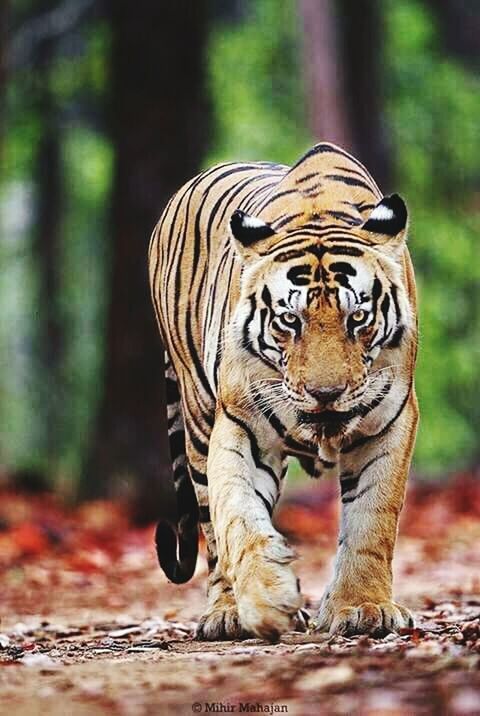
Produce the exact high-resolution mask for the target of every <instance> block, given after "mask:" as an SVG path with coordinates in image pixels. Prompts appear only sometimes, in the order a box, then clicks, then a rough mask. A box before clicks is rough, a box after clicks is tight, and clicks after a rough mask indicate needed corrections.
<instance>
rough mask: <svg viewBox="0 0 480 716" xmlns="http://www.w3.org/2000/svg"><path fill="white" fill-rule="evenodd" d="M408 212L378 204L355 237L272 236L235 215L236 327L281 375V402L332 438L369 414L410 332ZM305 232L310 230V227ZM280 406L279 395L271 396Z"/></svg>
mask: <svg viewBox="0 0 480 716" xmlns="http://www.w3.org/2000/svg"><path fill="white" fill-rule="evenodd" d="M406 224H407V210H406V207H405V204H404V203H403V201H402V200H401V199H400V197H398V196H397V195H394V196H392V197H388V198H384V199H383V200H382V201H381V202H380V203H379V204H378V205H377V207H376V208H375V209H374V210H373V212H372V213H371V215H370V217H369V219H368V220H367V221H366V222H365V223H364V224H363V225H362V226H360V227H355V229H350V228H345V227H341V226H338V227H336V228H335V230H333V231H332V227H329V229H328V231H327V230H325V229H322V226H321V225H319V227H318V231H317V232H316V234H315V236H314V237H313V236H312V230H311V228H309V229H308V230H305V231H302V229H301V228H300V229H296V230H295V231H294V232H290V233H286V234H283V235H282V234H277V233H276V232H274V231H273V229H272V228H271V227H270V226H269V225H268V224H265V223H264V222H262V221H260V220H258V219H254V218H252V217H248V216H247V215H245V214H243V213H242V212H239V211H237V212H235V214H234V216H233V217H232V221H231V228H232V233H233V236H234V238H235V240H236V243H237V246H239V250H240V252H241V254H242V260H243V263H244V265H243V273H242V288H241V290H242V299H241V301H240V303H239V306H238V310H237V315H236V318H235V326H236V330H237V337H238V340H240V341H241V343H242V345H243V347H244V348H246V349H247V350H248V351H249V352H250V354H253V355H255V356H256V357H257V358H259V359H260V360H261V361H262V362H263V363H265V364H267V365H269V366H270V367H271V368H272V369H273V370H275V371H276V372H277V373H279V374H280V376H281V380H282V385H281V389H282V396H283V400H288V404H289V406H291V407H292V408H294V410H295V411H296V414H297V417H298V419H299V420H300V422H305V423H309V422H310V423H315V424H317V425H320V426H321V427H322V428H323V432H324V435H325V436H326V437H328V436H329V435H330V436H332V435H334V434H336V433H338V432H341V431H345V427H346V425H348V424H349V423H351V422H352V421H353V420H354V419H355V418H356V419H357V420H355V422H358V419H359V418H361V416H362V414H366V413H367V412H369V411H370V409H371V408H372V407H374V406H375V405H376V404H377V403H378V402H379V401H380V400H381V399H382V396H383V395H385V393H386V391H387V388H388V387H389V384H391V382H392V380H393V372H394V368H393V367H392V369H391V370H388V366H389V365H390V366H393V364H394V362H395V361H394V358H393V356H394V351H395V349H398V348H400V347H401V344H402V339H403V338H404V336H405V334H406V332H408V331H409V329H410V328H411V327H412V316H411V312H410V309H409V304H408V300H407V296H406V293H405V288H404V281H402V255H403V248H404V239H405V234H406ZM309 227H311V224H309ZM277 398H278V391H277Z"/></svg>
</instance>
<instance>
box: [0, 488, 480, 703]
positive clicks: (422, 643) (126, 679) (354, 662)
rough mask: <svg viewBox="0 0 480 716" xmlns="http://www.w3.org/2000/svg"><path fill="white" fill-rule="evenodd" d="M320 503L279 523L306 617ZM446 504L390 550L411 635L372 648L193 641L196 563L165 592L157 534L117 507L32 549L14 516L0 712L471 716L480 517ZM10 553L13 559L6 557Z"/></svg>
mask: <svg viewBox="0 0 480 716" xmlns="http://www.w3.org/2000/svg"><path fill="white" fill-rule="evenodd" d="M324 497H325V496H323V497H322V500H323V502H322V504H323V507H322V508H321V509H319V507H318V504H315V505H313V507H312V506H311V505H309V504H306V503H305V502H304V500H303V497H302V498H301V499H299V500H297V501H296V502H294V503H292V504H291V505H290V507H289V508H288V509H286V510H285V511H284V513H283V516H281V519H280V522H282V521H283V528H284V529H287V530H289V531H291V524H292V522H293V523H295V524H296V525H297V527H298V531H297V541H301V544H300V543H299V544H298V551H299V553H300V554H301V558H300V559H299V562H298V572H299V574H300V577H301V580H302V589H303V592H304V593H305V595H306V596H307V602H308V604H307V606H308V607H309V608H310V609H313V608H314V607H315V604H316V602H318V599H319V598H320V594H321V591H322V587H323V585H324V583H325V580H326V578H327V575H328V573H329V569H330V566H329V562H330V559H331V557H332V555H333V549H334V542H335V539H334V530H333V531H332V530H331V529H330V528H331V525H330V522H331V521H332V520H333V521H334V520H335V508H334V506H333V503H332V502H331V501H330V500H329V499H328V500H325V499H324ZM451 497H452V496H451V495H450V496H448V495H444V494H443V493H442V496H441V498H440V497H438V499H437V497H434V498H432V497H430V498H429V499H428V501H426V502H424V501H423V498H422V499H420V498H418V500H417V499H416V498H415V500H413V502H412V504H411V506H410V515H407V519H406V521H405V523H404V529H403V533H404V534H403V535H402V537H401V538H400V541H399V548H398V552H397V558H396V570H395V574H396V594H397V596H398V597H399V598H400V599H401V600H403V601H404V602H405V603H407V604H408V605H409V606H411V607H413V608H414V609H416V615H417V621H418V625H417V628H415V629H413V630H406V631H405V633H403V634H402V635H389V636H387V637H386V638H385V639H382V640H373V639H368V638H366V637H355V638H351V639H344V638H341V637H336V638H334V639H329V638H328V637H326V636H325V635H318V634H298V633H297V634H293V633H292V634H288V635H286V636H285V637H284V638H283V639H282V640H281V642H280V643H278V644H274V645H272V644H267V643H265V642H261V641H259V640H248V641H244V642H229V643H212V644H202V643H199V642H196V641H194V640H192V635H193V630H194V627H195V620H196V619H198V616H199V615H200V614H201V611H202V608H203V605H204V601H205V600H204V583H205V567H204V563H203V561H202V564H201V566H200V569H199V570H198V573H197V575H196V577H195V579H194V580H192V582H191V583H190V584H188V585H186V586H185V587H175V586H173V585H169V584H167V583H166V582H165V580H164V578H163V576H162V575H161V574H160V572H159V570H158V567H157V566H156V563H155V557H154V554H153V550H152V548H151V530H144V531H135V530H131V529H129V528H128V527H125V524H123V522H122V520H124V517H123V516H122V514H121V513H120V512H117V511H116V508H114V507H112V506H108V505H105V504H103V505H98V504H97V505H96V506H91V507H90V508H88V509H89V511H87V512H85V511H84V512H83V513H78V512H77V513H75V515H74V516H73V515H70V516H69V517H68V519H67V518H65V519H67V522H68V525H67V526H68V529H67V527H65V526H64V528H65V533H66V534H67V537H65V540H64V542H65V543H62V547H61V549H60V550H59V549H58V545H57V546H55V544H53V546H52V545H50V547H48V545H47V546H45V544H42V549H40V548H39V546H38V544H37V546H36V547H37V548H38V549H37V553H36V554H33V553H34V552H35V540H34V539H33V536H34V535H35V530H32V529H30V528H32V525H33V526H35V525H36V524H37V522H36V521H35V519H34V517H33V516H32V515H27V519H25V514H23V515H22V519H21V520H19V521H17V522H16V523H15V526H14V529H11V530H9V531H8V536H9V538H10V542H8V541H6V538H5V533H0V565H2V560H3V565H2V568H1V571H0V580H1V581H0V583H1V622H0V714H2V716H3V714H9V715H11V714H15V715H17V714H19V715H20V716H23V715H24V714H25V716H34V715H35V714H42V715H43V714H48V715H49V716H50V715H52V716H57V714H58V716H64V715H68V716H77V715H78V716H80V715H82V716H83V715H84V714H85V716H86V715H87V714H88V716H90V715H96V714H121V715H122V716H130V715H131V716H136V715H137V714H139V715H143V714H145V715H147V714H148V715H150V714H152V715H153V714H160V713H170V712H171V713H178V714H189V713H192V712H198V713H222V712H223V713H225V712H231V713H242V712H251V713H252V712H253V713H255V712H257V713H289V714H369V715H370V714H375V715H376V716H378V715H380V714H395V715H397V714H415V716H416V715H417V714H455V715H456V714H459V715H463V714H465V715H468V716H470V715H472V716H473V715H477V714H480V588H479V575H480V522H479V520H478V516H477V514H476V512H475V511H474V512H475V513H474V514H472V503H471V500H469V502H468V510H465V509H464V508H462V507H461V508H458V509H457V508H453V507H452V505H451V504H450V503H451ZM446 506H447V507H446ZM457 507H458V505H457ZM447 508H448V509H447ZM24 509H32V510H33V513H35V514H36V512H35V509H36V508H34V507H32V508H31V507H30V506H28V508H25V506H24ZM49 509H50V508H47V509H46V508H45V507H44V508H43V509H42V519H43V520H44V519H45V514H47V515H48V514H49ZM51 509H52V510H56V509H57V507H51ZM445 510H447V511H445ZM475 510H476V508H475ZM13 513H15V510H13ZM33 513H32V514H33ZM9 514H10V515H11V514H12V510H10V513H9ZM55 514H56V513H55ZM420 517H422V519H420ZM0 518H1V513H0ZM59 519H60V516H59V515H58V514H56V522H55V524H57V525H58V524H59ZM69 520H70V522H69ZM47 521H48V520H47ZM79 524H81V528H80V527H79V526H78V525H79ZM22 525H23V527H22ZM25 525H29V526H30V527H29V529H30V532H29V531H28V529H27V528H26V527H25ZM75 525H77V527H75ZM122 526H123V527H124V528H125V529H124V530H123V532H122V529H121V528H122ZM327 528H328V529H327ZM22 530H23V532H22ZM69 530H70V532H69ZM75 530H76V531H75ZM85 530H86V532H85ZM112 530H113V532H112ZM2 534H3V542H2ZM12 534H16V538H15V540H13V542H14V546H13V548H12V544H11V542H12V539H13V538H12ZM112 534H115V535H117V537H115V538H113V537H112ZM119 534H122V535H123V537H122V539H121V544H120V545H119V544H117V543H118V535H119ZM37 537H38V535H37ZM56 539H57V540H58V535H57V537H56ZM69 539H72V540H73V542H74V544H75V550H69V549H68V548H67V547H66V546H65V544H66V545H67V546H68V544H69ZM18 544H20V545H21V548H22V550H23V553H22V554H23V556H22V555H20V554H18V553H17V554H13V556H12V549H15V548H16V546H18ZM26 545H30V546H29V549H30V552H28V550H26ZM9 555H10V556H9Z"/></svg>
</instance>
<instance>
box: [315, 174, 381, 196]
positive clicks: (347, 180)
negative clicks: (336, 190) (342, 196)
mask: <svg viewBox="0 0 480 716" xmlns="http://www.w3.org/2000/svg"><path fill="white" fill-rule="evenodd" d="M325 179H332V181H339V182H341V183H342V184H347V186H360V187H362V189H367V190H368V191H369V192H371V191H372V187H371V186H369V185H368V184H367V182H365V181H363V179H356V178H355V177H348V176H343V174H326V175H325Z"/></svg>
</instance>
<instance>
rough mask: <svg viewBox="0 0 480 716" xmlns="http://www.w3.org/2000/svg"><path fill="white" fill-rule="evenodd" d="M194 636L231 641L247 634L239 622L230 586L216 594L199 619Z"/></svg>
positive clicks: (200, 638) (201, 639)
mask: <svg viewBox="0 0 480 716" xmlns="http://www.w3.org/2000/svg"><path fill="white" fill-rule="evenodd" d="M195 636H196V638H197V639H199V640H200V641H224V640H232V641H233V640H236V639H246V638H247V637H248V636H249V634H248V633H247V632H246V631H245V630H244V629H243V627H242V624H241V622H240V618H239V616H238V609H237V604H236V602H235V597H234V596H233V592H232V590H231V588H227V589H225V590H224V591H222V592H221V593H220V594H218V595H217V597H216V598H215V600H214V602H213V603H212V604H211V605H210V606H209V608H208V609H207V611H206V612H205V614H204V615H203V616H202V618H201V619H200V621H199V624H198V627H197V632H196V634H195Z"/></svg>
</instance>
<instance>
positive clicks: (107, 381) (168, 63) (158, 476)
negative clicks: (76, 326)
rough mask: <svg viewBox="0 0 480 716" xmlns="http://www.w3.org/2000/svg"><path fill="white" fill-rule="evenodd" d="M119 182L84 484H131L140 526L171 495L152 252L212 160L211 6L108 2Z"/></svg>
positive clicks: (96, 487)
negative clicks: (190, 182) (170, 213)
mask: <svg viewBox="0 0 480 716" xmlns="http://www.w3.org/2000/svg"><path fill="white" fill-rule="evenodd" d="M107 8H108V14H109V17H110V22H111V27H112V32H113V47H112V56H111V68H112V78H111V87H112V90H111V103H110V110H111V116H110V123H111V135H112V140H113V145H114V149H115V156H116V160H115V172H114V183H113V199H112V209H111V245H112V266H111V284H110V289H109V308H108V315H107V343H106V356H105V378H104V385H103V395H102V397H101V402H100V408H99V413H98V420H97V423H96V429H95V433H94V436H93V441H92V447H91V454H90V456H89V459H88V462H87V465H86V470H85V475H84V483H83V494H84V495H89V496H92V495H99V494H105V493H106V492H109V491H111V488H112V486H115V483H117V485H118V480H119V478H121V477H123V478H124V480H126V482H127V483H128V484H129V486H130V488H131V491H133V492H134V494H135V495H136V498H137V501H136V504H137V517H138V518H139V519H140V520H145V521H147V520H151V519H156V518H158V516H159V515H160V514H161V510H162V509H164V508H162V504H163V503H165V502H166V501H168V495H169V494H170V491H169V490H170V488H169V485H170V480H171V477H170V475H171V467H170V459H169V455H168V448H167V442H166V410H165V402H164V390H163V381H164V378H163V354H162V348H161V344H160V338H159V335H158V330H157V326H156V324H155V320H154V313H153V309H152V306H151V300H150V293H149V284H148V273H147V248H148V243H149V238H150V234H151V232H152V229H153V227H154V224H155V223H156V221H157V219H158V218H159V215H160V213H161V210H162V208H163V207H164V205H165V204H166V202H167V200H168V198H169V197H170V196H171V194H172V193H173V192H174V191H175V190H176V189H177V188H179V187H180V186H181V184H182V183H184V182H185V181H186V180H187V179H188V178H190V177H191V176H192V175H193V174H194V173H195V172H196V171H198V169H199V165H200V160H201V157H202V156H203V153H204V150H205V137H206V129H207V119H208V106H207V103H206V100H205V68H204V48H205V43H206V37H207V0H200V1H199V0H197V1H196V2H195V3H190V2H188V0H180V1H179V2H170V3H152V2H150V0H137V2H135V3H131V2H128V0H109V2H108V3H107Z"/></svg>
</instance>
